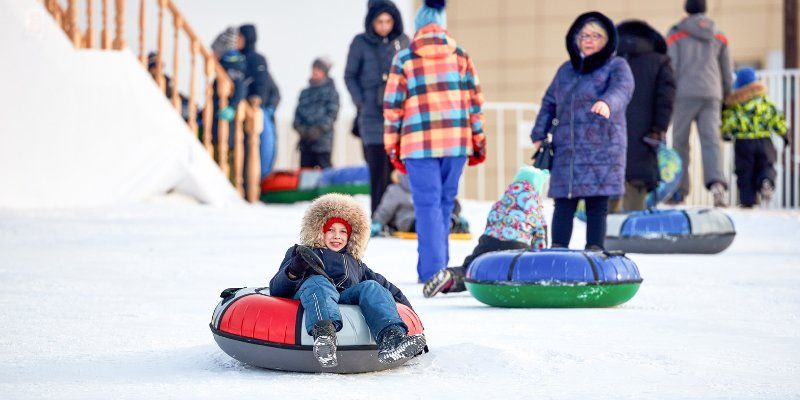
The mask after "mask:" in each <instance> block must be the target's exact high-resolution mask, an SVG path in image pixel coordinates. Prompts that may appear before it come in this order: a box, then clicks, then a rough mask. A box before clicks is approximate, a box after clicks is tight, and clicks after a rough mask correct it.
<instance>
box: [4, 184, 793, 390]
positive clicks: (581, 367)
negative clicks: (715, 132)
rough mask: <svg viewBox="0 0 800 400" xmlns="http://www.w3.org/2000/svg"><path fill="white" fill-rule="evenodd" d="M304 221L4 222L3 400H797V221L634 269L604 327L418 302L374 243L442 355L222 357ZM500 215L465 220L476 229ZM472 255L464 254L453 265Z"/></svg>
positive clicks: (472, 206)
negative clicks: (281, 362) (237, 308)
mask: <svg viewBox="0 0 800 400" xmlns="http://www.w3.org/2000/svg"><path fill="white" fill-rule="evenodd" d="M361 201H362V202H363V203H364V204H365V207H366V198H361ZM305 206H306V204H298V205H292V206H253V207H234V208H212V207H205V206H199V205H191V204H188V205H187V204H182V203H176V202H174V201H158V202H151V203H146V204H138V205H129V206H117V207H108V208H100V209H80V210H75V209H73V210H50V211H42V210H37V211H18V210H17V211H11V210H0V282H2V288H1V289H0V317H1V318H0V321H2V325H3V327H2V333H1V334H0V365H2V366H1V367H0V398H3V399H20V398H32V399H41V398H59V399H61V398H67V399H88V398H113V399H122V398H131V399H141V398H180V399H184V398H186V399H188V398H242V397H243V396H248V397H250V398H255V397H257V398H264V399H274V398H291V399H307V398H325V399H333V398H348V399H362V398H363V399H366V398H379V399H384V398H386V399H399V398H403V399H409V398H434V397H435V398H459V399H463V398H515V399H516V398H536V399H543V398H581V399H585V398H617V399H634V398H635V399H638V398H658V399H673V398H674V399H685V398H704V399H707V398H735V399H741V398H754V399H755V398H757V399H765V398H772V399H788V398H800V383H798V379H797V378H798V376H800V319H799V318H800V290H798V288H800V261H798V258H799V256H800V213H796V212H780V211H749V212H748V211H739V210H731V211H730V213H731V215H732V216H733V218H734V220H735V223H736V227H737V231H738V235H737V238H736V240H735V241H734V243H733V245H732V247H731V248H729V249H728V250H727V251H725V252H724V253H722V254H719V255H715V256H646V255H631V256H630V257H631V258H632V259H633V260H634V261H635V262H636V263H637V264H638V265H639V268H640V270H641V273H642V276H643V278H644V283H643V284H642V287H641V290H640V291H639V293H638V294H637V295H636V297H634V298H633V300H631V301H630V302H628V303H627V304H624V305H622V306H620V307H616V308H611V309H567V310H560V309H558V310H557V309H550V310H539V309H528V310H512V309H499V308H490V307H488V306H485V305H483V304H481V303H479V302H477V301H476V300H474V299H473V298H471V297H470V296H469V295H468V294H460V295H451V296H437V297H435V298H433V299H423V298H422V294H421V286H420V285H418V284H416V273H415V268H414V266H415V263H416V253H415V247H416V243H415V242H414V241H403V240H399V239H377V240H373V241H371V243H370V246H369V250H368V252H367V257H366V259H365V261H366V262H367V264H369V265H370V266H371V267H373V268H374V269H376V270H378V271H380V272H381V273H383V274H384V275H386V276H387V277H388V278H389V279H390V280H392V281H393V282H394V283H396V284H397V285H398V286H400V288H401V289H403V291H404V292H405V293H406V294H407V295H408V297H409V298H410V299H411V301H412V303H413V304H414V305H415V308H416V310H417V312H418V313H419V314H420V316H421V317H422V319H423V321H424V323H425V327H426V334H427V337H428V342H429V344H430V347H431V352H430V353H428V354H426V355H424V356H422V357H419V358H417V359H415V360H413V361H412V362H410V363H409V364H407V365H406V366H404V367H401V368H399V369H396V370H391V371H385V372H380V373H372V374H362V375H348V376H338V375H328V374H322V375H307V374H291V373H278V372H273V371H268V370H262V369H258V368H252V367H248V366H246V365H243V364H241V363H239V362H237V361H234V360H232V359H231V358H229V357H228V356H227V355H225V354H224V353H223V352H222V351H221V350H219V348H218V347H217V346H216V344H215V343H214V341H213V339H212V336H211V333H210V331H209V329H208V323H209V319H210V316H211V311H212V310H213V308H214V306H215V305H216V303H217V300H218V297H217V296H218V294H219V292H220V291H221V290H222V289H224V288H226V287H238V286H256V285H265V284H266V283H267V282H268V279H269V277H271V275H272V274H273V273H274V272H275V270H276V268H277V265H278V263H279V262H280V259H281V257H282V255H283V253H284V251H285V249H286V248H287V247H288V246H289V245H290V244H292V243H293V242H294V240H295V238H296V237H297V233H298V231H299V220H300V217H301V215H302V213H303V211H304V208H305ZM489 207H490V203H476V202H465V207H464V208H465V213H466V215H467V217H468V218H469V220H470V222H471V223H472V225H473V231H477V230H479V229H481V228H482V227H483V223H484V218H485V215H486V212H487V210H488V208H489ZM548 211H552V210H549V209H548ZM583 234H584V231H583V224H581V223H579V222H576V231H575V239H574V241H573V247H577V246H582V242H583V240H582V236H583ZM474 244H475V243H474V242H455V243H452V245H451V254H452V261H451V264H457V263H460V262H461V260H463V257H464V256H466V255H467V254H468V253H469V252H470V251H471V250H472V247H473V246H474Z"/></svg>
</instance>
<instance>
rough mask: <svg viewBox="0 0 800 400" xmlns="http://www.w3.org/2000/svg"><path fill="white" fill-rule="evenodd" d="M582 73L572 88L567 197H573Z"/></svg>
mask: <svg viewBox="0 0 800 400" xmlns="http://www.w3.org/2000/svg"><path fill="white" fill-rule="evenodd" d="M582 77H583V76H582V75H578V81H577V82H575V88H574V89H573V90H572V96H570V99H569V147H570V149H571V151H572V154H570V156H569V192H568V193H567V198H568V199H571V198H572V179H573V175H574V171H575V109H574V108H573V107H574V106H575V92H576V91H577V90H578V85H580V83H581V78H582Z"/></svg>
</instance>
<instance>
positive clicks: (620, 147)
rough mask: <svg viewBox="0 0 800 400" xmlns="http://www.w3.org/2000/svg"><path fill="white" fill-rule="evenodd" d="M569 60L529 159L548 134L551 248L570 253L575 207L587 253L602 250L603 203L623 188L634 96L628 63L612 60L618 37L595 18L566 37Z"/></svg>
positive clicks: (551, 90) (548, 98)
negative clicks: (582, 214) (581, 210)
mask: <svg viewBox="0 0 800 400" xmlns="http://www.w3.org/2000/svg"><path fill="white" fill-rule="evenodd" d="M566 46H567V51H568V52H569V56H570V60H569V61H567V62H565V63H564V64H563V65H561V67H560V68H559V69H558V72H557V73H556V76H555V78H553V81H552V83H550V86H549V87H548V88H547V92H545V95H544V98H543V99H542V103H541V104H542V106H541V110H540V111H539V115H538V116H537V117H536V124H535V125H534V127H533V131H532V132H531V140H532V141H533V145H534V151H535V150H538V148H539V146H540V145H541V142H542V141H543V140H544V139H545V138H546V136H547V133H548V132H552V134H553V151H554V157H553V167H552V169H551V171H550V173H551V175H550V189H549V192H548V196H550V197H552V198H553V199H555V211H554V212H553V222H552V224H551V226H552V232H553V247H568V246H569V242H570V238H571V237H572V219H573V215H574V214H575V210H576V208H577V207H578V200H580V199H584V200H585V201H586V219H587V221H586V225H587V226H586V248H587V249H602V248H603V240H604V238H605V233H606V228H605V225H606V215H607V212H608V199H609V197H611V196H621V195H622V194H623V191H624V184H625V156H626V151H627V150H626V148H627V133H626V132H627V128H626V120H625V109H626V107H627V106H628V102H629V101H630V99H631V95H632V94H633V86H634V83H633V75H632V74H631V69H630V67H628V63H627V62H626V61H625V60H624V59H623V58H621V57H617V56H615V53H616V49H617V29H616V27H615V26H614V23H613V22H612V21H611V20H610V19H609V18H608V17H606V16H605V15H603V14H601V13H599V12H588V13H585V14H582V15H580V16H579V17H578V18H577V19H576V20H575V22H574V23H573V24H572V26H571V27H570V28H569V31H568V33H567V36H566Z"/></svg>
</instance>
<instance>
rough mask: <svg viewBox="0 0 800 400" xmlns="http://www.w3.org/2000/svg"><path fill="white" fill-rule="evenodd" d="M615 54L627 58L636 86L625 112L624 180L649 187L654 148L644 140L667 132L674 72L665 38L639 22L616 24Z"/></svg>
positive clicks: (654, 181)
mask: <svg viewBox="0 0 800 400" xmlns="http://www.w3.org/2000/svg"><path fill="white" fill-rule="evenodd" d="M617 31H618V32H619V45H618V48H617V53H618V54H619V55H620V56H621V57H624V58H625V59H626V60H627V61H628V65H630V67H631V72H632V73H633V80H634V82H635V84H636V87H635V89H634V91H633V97H632V98H631V102H630V103H629V104H628V109H627V112H626V118H627V124H628V154H627V165H626V168H625V179H626V180H628V181H631V180H639V181H642V182H644V183H645V185H646V186H647V188H648V190H653V189H655V188H656V186H657V185H658V181H659V179H660V177H659V171H658V159H657V157H656V154H657V149H656V148H655V147H653V146H650V145H648V144H647V143H645V141H644V138H645V137H646V136H649V135H650V134H651V133H652V132H661V133H663V132H666V131H667V128H668V127H669V123H670V119H671V118H672V104H673V101H674V100H675V75H674V73H673V70H672V66H671V65H670V60H669V56H667V44H666V42H665V41H664V38H663V37H662V36H661V35H660V34H659V33H658V32H657V31H656V30H655V29H653V28H652V27H650V25H648V24H647V23H645V22H642V21H626V22H623V23H621V24H620V25H619V26H618V27H617Z"/></svg>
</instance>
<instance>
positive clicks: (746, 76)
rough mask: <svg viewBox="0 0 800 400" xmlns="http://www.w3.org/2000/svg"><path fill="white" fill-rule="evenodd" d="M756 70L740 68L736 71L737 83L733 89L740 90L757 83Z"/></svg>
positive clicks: (734, 83) (735, 82)
mask: <svg viewBox="0 0 800 400" xmlns="http://www.w3.org/2000/svg"><path fill="white" fill-rule="evenodd" d="M756 79H758V78H756V70H754V69H752V68H750V67H744V68H740V69H739V70H738V71H736V81H734V82H733V88H734V89H739V88H741V87H745V86H747V85H749V84H751V83H753V82H755V81H756Z"/></svg>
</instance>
